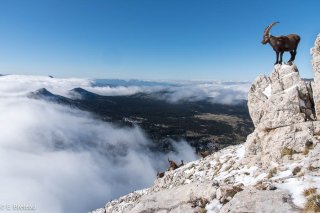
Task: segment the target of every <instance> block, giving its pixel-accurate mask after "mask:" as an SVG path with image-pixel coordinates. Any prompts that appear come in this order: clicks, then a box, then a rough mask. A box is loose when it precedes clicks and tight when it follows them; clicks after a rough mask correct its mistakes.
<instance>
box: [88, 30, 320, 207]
mask: <svg viewBox="0 0 320 213" xmlns="http://www.w3.org/2000/svg"><path fill="white" fill-rule="evenodd" d="M311 54H312V65H313V69H314V75H315V77H314V82H312V81H307V80H302V79H301V78H300V75H299V71H298V68H297V67H296V66H295V65H291V66H289V65H276V66H275V67H274V70H273V71H272V73H271V75H270V76H259V77H258V78H257V79H256V80H255V81H254V82H253V84H252V86H251V89H250V91H249V94H248V107H249V112H250V116H251V118H252V120H253V123H254V125H255V130H254V132H253V133H252V134H250V135H249V136H248V138H247V140H246V142H245V143H244V144H242V145H237V146H230V147H228V148H225V149H223V150H220V151H218V152H216V153H214V154H212V155H209V156H207V157H206V158H203V159H200V160H197V161H194V162H190V163H188V164H186V165H184V166H182V167H180V168H178V169H176V170H174V171H168V172H166V173H165V175H164V177H162V178H158V179H156V180H155V182H154V185H153V186H152V187H150V188H148V189H143V190H139V191H135V192H133V193H130V194H128V195H126V196H123V197H120V198H119V199H117V200H113V201H110V202H108V203H107V204H106V206H105V208H101V209H97V210H95V211H93V212H95V213H104V212H113V213H115V212H301V211H306V212H317V211H320V173H319V168H320V142H319V140H320V88H319V87H320V34H319V35H318V37H317V39H316V42H315V46H314V47H313V48H312V49H311Z"/></svg>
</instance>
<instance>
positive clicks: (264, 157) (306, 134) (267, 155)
mask: <svg viewBox="0 0 320 213" xmlns="http://www.w3.org/2000/svg"><path fill="white" fill-rule="evenodd" d="M319 129H320V122H319V121H313V122H311V121H310V122H304V123H298V124H294V125H290V126H285V127H280V128H277V129H274V130H271V131H260V130H255V131H254V132H253V133H252V134H250V135H249V136H248V138H247V141H246V143H245V147H246V152H245V158H244V159H243V163H246V164H248V165H259V166H261V167H262V168H268V167H269V165H270V162H278V163H285V162H288V161H290V160H291V159H292V157H300V158H304V157H305V156H304V154H305V153H304V150H305V149H306V148H307V147H306V142H309V143H312V144H317V143H318V142H319V140H318V134H319V133H318V131H319ZM285 149H287V150H291V153H284V150H285Z"/></svg>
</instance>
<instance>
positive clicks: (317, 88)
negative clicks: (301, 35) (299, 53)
mask: <svg viewBox="0 0 320 213" xmlns="http://www.w3.org/2000/svg"><path fill="white" fill-rule="evenodd" d="M311 55H312V67H313V71H314V84H313V89H314V92H313V97H314V103H315V112H316V115H317V118H318V120H320V34H319V35H318V37H317V39H316V41H315V43H314V47H313V48H312V49H311Z"/></svg>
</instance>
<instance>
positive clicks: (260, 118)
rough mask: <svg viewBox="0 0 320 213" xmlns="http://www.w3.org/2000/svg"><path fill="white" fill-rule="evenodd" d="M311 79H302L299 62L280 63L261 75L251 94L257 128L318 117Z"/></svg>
mask: <svg viewBox="0 0 320 213" xmlns="http://www.w3.org/2000/svg"><path fill="white" fill-rule="evenodd" d="M312 97H313V95H312V87H311V83H310V82H306V81H303V80H301V78H300V76H299V72H298V69H297V67H296V66H295V65H291V66H289V65H276V66H275V69H274V71H273V72H272V73H271V76H270V77H267V76H260V77H258V78H257V79H256V80H255V81H254V83H253V84H252V87H251V89H250V91H249V94H248V107H249V112H250V116H251V118H252V120H253V123H254V125H255V127H256V128H258V129H261V130H270V129H275V128H278V127H284V126H288V125H292V124H297V123H302V122H305V121H307V120H315V115H314V109H313V98H312Z"/></svg>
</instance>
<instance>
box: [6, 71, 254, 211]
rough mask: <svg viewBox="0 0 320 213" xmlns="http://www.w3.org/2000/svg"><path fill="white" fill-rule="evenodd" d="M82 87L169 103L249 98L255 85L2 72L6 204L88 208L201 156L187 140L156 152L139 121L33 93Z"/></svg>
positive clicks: (51, 208)
mask: <svg viewBox="0 0 320 213" xmlns="http://www.w3.org/2000/svg"><path fill="white" fill-rule="evenodd" d="M76 87H81V88H84V89H86V90H88V91H91V92H94V93H98V94H101V95H132V94H136V93H138V92H146V93H153V92H159V93H157V94H159V96H158V98H161V99H165V100H167V101H169V102H177V101H180V100H190V101H195V100H205V99H206V100H209V101H212V102H218V103H226V104H230V103H234V102H235V101H237V100H241V99H245V97H246V93H247V90H248V84H238V83H233V84H232V83H217V82H215V83H212V82H184V83H177V82H175V83H172V84H165V83H164V84H162V83H152V82H139V81H134V82H133V83H130V84H128V85H126V84H124V85H120V84H119V85H109V84H108V83H106V84H101V83H100V84H99V85H97V84H96V82H95V81H93V80H88V79H56V78H49V77H44V76H18V75H8V76H1V77H0V168H1V170H0V183H1V193H0V202H1V203H0V204H9V205H12V204H21V205H23V204H28V205H35V206H36V212H47V213H51V212H52V213H53V212H54V213H59V212H86V211H89V210H92V209H94V208H97V207H101V206H103V205H104V204H105V203H106V202H107V201H108V200H110V199H113V198H116V197H118V196H120V195H123V194H126V193H128V192H131V191H134V190H136V189H140V188H144V187H148V186H150V185H151V184H152V183H153V181H154V179H155V174H156V172H157V171H162V170H164V169H165V168H166V167H167V158H168V157H170V158H171V159H174V160H176V161H177V162H180V160H181V159H183V160H184V161H185V162H188V161H191V160H194V159H195V158H196V156H195V154H194V151H193V150H192V148H191V147H190V146H189V145H188V144H187V143H185V142H174V147H175V149H176V150H177V152H172V153H169V154H159V153H158V154H154V153H152V152H151V151H149V150H148V149H147V148H146V147H147V145H149V144H150V143H151V141H150V140H149V139H148V137H147V136H146V135H145V134H144V132H143V131H142V130H141V129H140V128H139V127H134V128H120V127H115V126H113V125H112V124H110V123H106V122H102V121H99V120H96V119H94V118H93V117H92V116H91V115H90V114H89V113H86V112H83V111H80V110H76V109H71V108H68V107H66V106H62V105H57V104H54V103H49V102H45V101H41V100H33V99H29V98H27V95H28V94H29V93H30V92H33V91H35V90H38V89H40V88H46V89H47V90H49V91H50V92H52V93H54V94H59V95H63V96H69V95H70V94H69V91H70V90H71V89H73V88H76ZM160 91H166V92H165V93H163V92H161V93H160Z"/></svg>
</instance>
